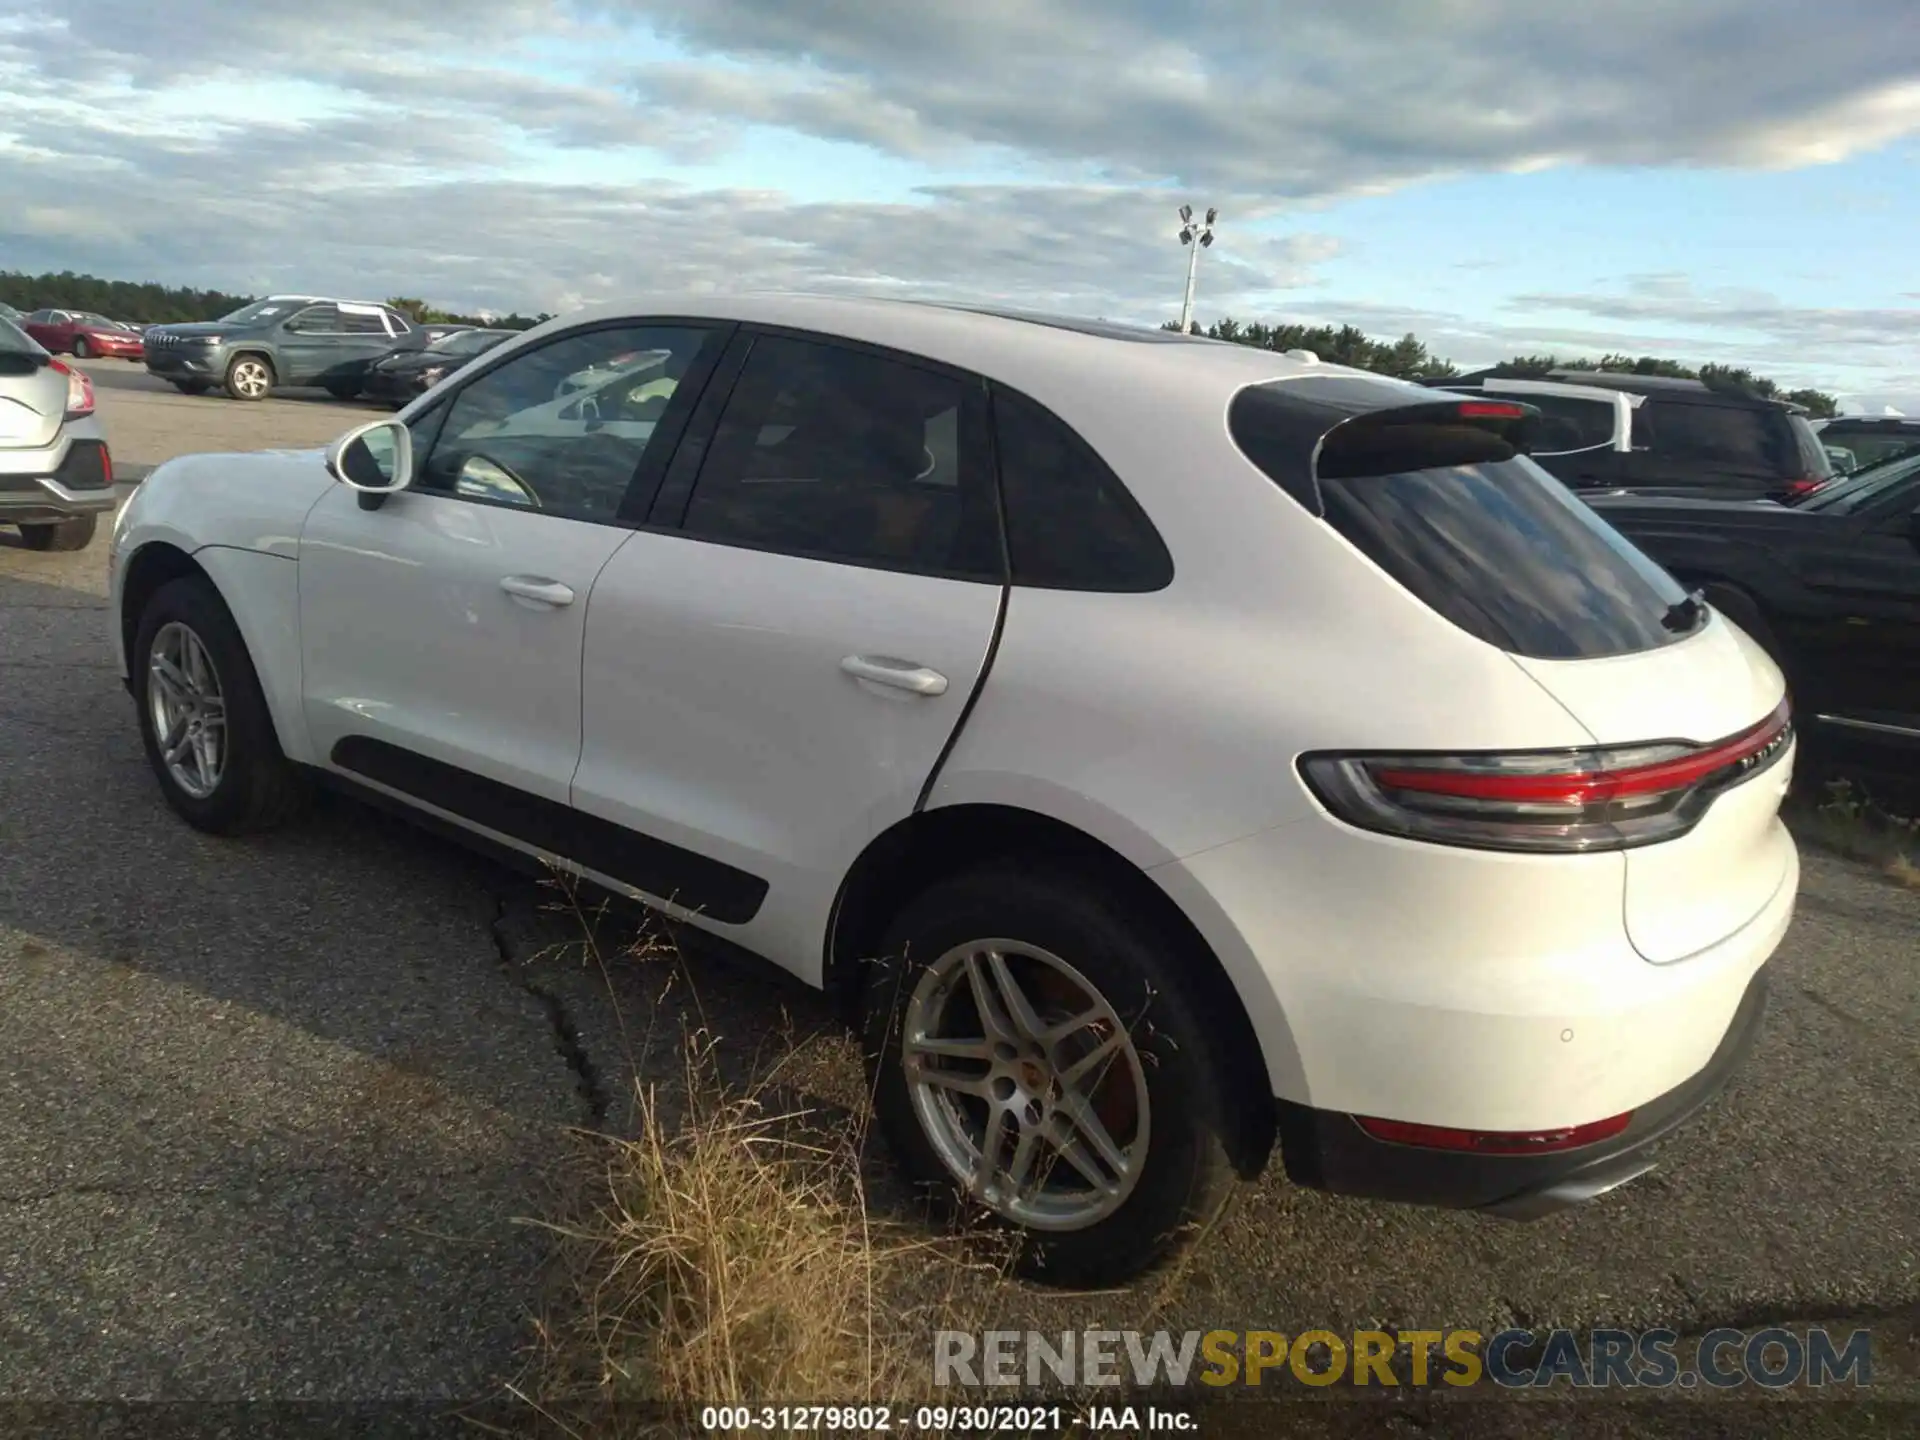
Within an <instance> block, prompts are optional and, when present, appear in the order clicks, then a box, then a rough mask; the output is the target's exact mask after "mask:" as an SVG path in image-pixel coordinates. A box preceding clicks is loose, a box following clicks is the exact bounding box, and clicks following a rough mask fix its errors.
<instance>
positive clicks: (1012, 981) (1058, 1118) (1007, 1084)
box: [899, 940, 1151, 1231]
mask: <svg viewBox="0 0 1920 1440" xmlns="http://www.w3.org/2000/svg"><path fill="white" fill-rule="evenodd" d="M899 1044H900V1058H901V1065H902V1069H903V1071H904V1072H905V1076H906V1080H907V1086H908V1092H909V1095H910V1097H911V1100H912V1104H913V1109H914V1112H915V1115H916V1117H917V1118H918V1120H919V1122H920V1126H921V1129H922V1130H923V1132H924V1133H925V1135H926V1137H927V1140H928V1142H929V1143H930V1144H931V1145H932V1147H933V1149H934V1152H935V1153H936V1154H937V1155H938V1156H939V1157H940V1161H941V1163H942V1164H943V1165H945V1166H946V1168H947V1170H948V1171H949V1172H950V1173H951V1175H952V1176H953V1178H954V1179H955V1180H956V1181H958V1182H959V1184H960V1186H961V1187H962V1188H963V1189H964V1190H965V1191H966V1193H967V1194H968V1195H969V1196H971V1197H972V1198H973V1199H974V1200H975V1201H976V1202H977V1203H979V1204H981V1205H983V1206H985V1207H986V1208H987V1209H989V1210H991V1211H993V1212H994V1213H995V1214H997V1215H1000V1216H1002V1217H1004V1218H1006V1219H1008V1220H1011V1221H1013V1222H1014V1223H1016V1224H1019V1225H1023V1226H1026V1227H1028V1228H1030V1229H1034V1230H1046V1231H1065V1230H1080V1229H1084V1228H1086V1227H1087V1226H1090V1225H1095V1224H1098V1223H1099V1222H1100V1221H1101V1220H1104V1219H1105V1218H1106V1217H1107V1216H1109V1215H1111V1214H1113V1212H1114V1211H1116V1210H1118V1209H1119V1208H1120V1206H1121V1205H1122V1204H1124V1203H1125V1201H1126V1199H1127V1197H1128V1195H1130V1194H1131V1193H1132V1192H1133V1189H1134V1186H1135V1185H1136V1184H1137V1183H1138V1181H1139V1178H1140V1174H1141V1171H1142V1169H1143V1168H1144V1165H1145V1163H1146V1156H1147V1144H1148V1139H1149V1131H1150V1121H1151V1112H1150V1108H1149V1103H1148V1097H1147V1086H1146V1075H1145V1071H1144V1069H1143V1067H1142V1065H1141V1060H1140V1053H1139V1051H1138V1050H1137V1049H1136V1048H1135V1045H1134V1041H1133V1037H1132V1036H1131V1035H1130V1034H1129V1033H1128V1030H1127V1027H1126V1025H1125V1024H1124V1023H1123V1022H1122V1021H1121V1019H1120V1016H1119V1015H1118V1014H1117V1013H1116V1012H1115V1010H1114V1008H1113V1006H1112V1005H1111V1004H1110V1003H1109V1002H1108V1001H1107V999H1106V998H1105V997H1104V996H1103V995H1101V994H1100V992H1099V990H1098V989H1097V988H1096V987H1095V986H1094V985H1093V983H1092V982H1091V981H1089V980H1088V979H1087V978H1086V976H1084V975H1082V974H1081V973H1080V972H1079V971H1078V970H1076V969H1074V967H1073V966H1072V965H1070V964H1068V963H1067V962H1066V961H1065V960H1063V959H1061V958H1060V957H1059V956H1058V955H1054V954H1052V953H1050V952H1049V951H1046V950H1042V949H1040V948H1039V947H1037V946H1033V945H1028V944H1025V943H1023V942H1020V941H1016V940H979V941H975V942H972V943H970V944H966V945H960V946H956V947H954V948H953V949H951V950H949V951H947V952H946V953H945V954H944V955H942V956H940V957H939V958H938V959H937V960H935V961H934V962H933V963H932V964H931V965H929V966H928V967H927V969H926V971H925V972H924V973H923V974H922V975H921V977H920V980H919V983H918V984H917V985H916V986H915V987H914V992H913V995H912V997H911V998H910V999H909V1001H908V1004H907V1009H906V1014H905V1016H904V1021H903V1024H902V1026H901V1030H900V1040H899Z"/></svg>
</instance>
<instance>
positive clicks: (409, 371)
mask: <svg viewBox="0 0 1920 1440" xmlns="http://www.w3.org/2000/svg"><path fill="white" fill-rule="evenodd" d="M429 333H431V327H429ZM517 333H518V332H517V331H513V330H476V329H473V328H472V327H463V328H458V329H452V330H447V331H446V333H444V334H442V335H441V336H439V337H438V338H436V339H432V340H430V341H428V343H427V345H426V347H425V348H424V349H420V350H411V349H409V350H396V351H394V352H393V353H392V354H391V355H386V356H383V357H382V358H380V359H378V360H376V361H374V362H373V364H372V365H371V366H369V367H368V369H367V378H366V384H365V390H364V392H363V393H365V394H366V395H368V396H369V397H371V398H372V399H375V400H383V401H385V402H386V403H387V404H389V405H391V406H393V408H394V409H396V410H398V409H400V408H401V407H402V406H404V405H405V404H407V403H408V402H409V401H410V400H412V399H413V398H414V397H415V396H417V395H423V394H425V393H426V392H427V391H428V390H431V389H432V388H433V387H434V386H436V385H438V384H439V383H440V382H441V381H442V380H444V379H446V377H447V376H449V375H451V374H453V373H454V371H456V370H458V369H459V368H460V367H461V366H462V365H465V364H466V363H467V362H468V361H470V360H472V359H474V358H475V357H476V356H480V355H484V354H486V353H487V351H489V350H491V349H492V348H493V347H494V346H496V345H498V344H499V343H500V342H501V341H503V340H511V339H512V338H513V337H514V335H515V334H517Z"/></svg>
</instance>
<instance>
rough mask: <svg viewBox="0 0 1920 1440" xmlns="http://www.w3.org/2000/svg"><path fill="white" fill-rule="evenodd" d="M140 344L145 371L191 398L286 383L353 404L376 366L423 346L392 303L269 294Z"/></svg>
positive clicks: (266, 391) (254, 393)
mask: <svg viewBox="0 0 1920 1440" xmlns="http://www.w3.org/2000/svg"><path fill="white" fill-rule="evenodd" d="M142 339H143V343H144V350H143V353H144V356H145V359H146V362H147V370H148V372H149V373H150V374H154V375H158V376H160V377H161V378H162V379H163V380H168V381H171V382H172V383H173V384H174V386H175V387H176V388H178V389H180V390H182V391H184V392H185V393H187V394H189V395H204V394H205V393H206V392H207V391H209V390H211V389H213V388H214V387H215V386H219V387H220V388H221V389H223V390H224V391H225V392H226V393H227V395H229V396H230V397H232V398H233V399H235V400H264V399H266V398H267V396H269V395H270V394H272V393H273V391H274V389H275V388H276V387H279V386H286V385H317V386H320V387H322V388H323V389H325V390H327V391H328V392H329V393H331V394H333V395H335V396H338V397H339V398H341V399H351V398H353V397H354V396H355V395H358V394H359V393H360V387H361V386H362V385H363V384H364V383H365V381H366V375H367V370H368V368H369V367H370V366H371V365H372V364H373V362H374V361H376V360H378V359H379V358H380V357H381V356H383V355H387V354H390V353H392V351H394V350H395V349H396V348H401V347H405V346H408V345H420V344H423V343H424V337H423V336H421V334H420V332H419V329H418V327H417V326H415V325H414V323H413V322H412V321H411V320H409V319H407V317H406V316H404V315H402V314H401V313H400V312H399V311H397V310H395V309H393V308H392V307H391V306H387V305H375V304H369V303H367V302H364V301H356V300H329V299H324V298H321V297H319V296H314V295H270V296H268V297H267V298H266V299H264V300H256V301H254V302H253V303H252V304H250V305H244V306H242V307H241V308H240V309H238V310H236V311H234V312H233V313H232V314H231V315H227V316H223V317H222V318H221V319H219V320H210V321H206V322H204V323H200V324H191V325H156V326H154V327H153V328H152V329H151V330H148V331H147V333H146V334H145V336H143V337H142Z"/></svg>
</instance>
